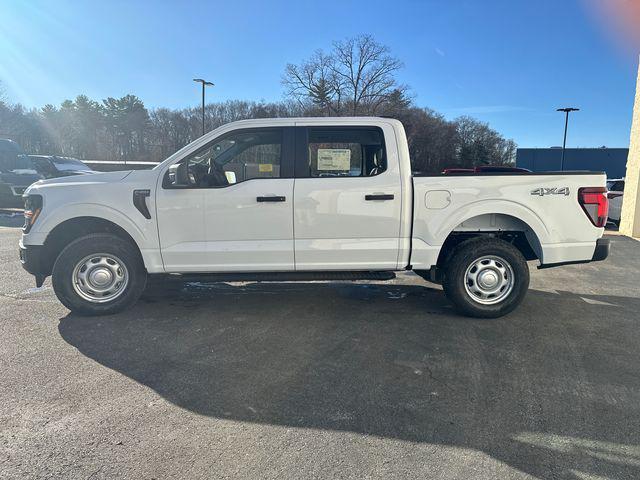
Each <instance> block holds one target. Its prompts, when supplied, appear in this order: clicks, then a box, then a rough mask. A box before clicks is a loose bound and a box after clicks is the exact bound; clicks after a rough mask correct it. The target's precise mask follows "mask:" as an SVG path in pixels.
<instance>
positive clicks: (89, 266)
mask: <svg viewBox="0 0 640 480" xmlns="http://www.w3.org/2000/svg"><path fill="white" fill-rule="evenodd" d="M605 181H606V179H605V176H604V174H602V173H592V172H561V173H553V174H537V173H536V174H533V173H527V172H512V171H509V172H481V173H476V174H474V175H468V174H466V173H461V174H455V173H453V174H450V175H434V176H417V175H412V173H411V164H410V160H409V150H408V146H407V140H406V136H405V132H404V129H403V127H402V124H401V123H400V122H399V121H397V120H392V119H386V118H374V117H357V118H299V119H260V120H245V121H240V122H234V123H231V124H227V125H224V126H222V127H220V128H218V129H217V130H215V131H213V132H210V133H208V134H206V135H204V136H202V137H201V138H199V139H198V140H196V141H195V142H193V143H192V144H190V145H188V146H186V147H184V148H183V149H182V150H180V151H178V152H176V153H175V154H174V155H172V156H171V157H169V158H168V159H167V160H166V161H165V162H163V163H161V164H160V165H158V166H157V167H156V168H154V169H153V170H150V171H140V170H138V171H129V172H110V173H101V174H100V173H97V174H95V175H92V176H91V179H90V181H87V180H86V177H77V176H76V177H67V178H62V179H54V180H44V181H41V182H38V183H37V184H35V185H32V186H31V187H29V189H28V190H27V192H26V194H25V197H26V205H25V227H24V230H23V236H22V239H21V242H20V256H21V260H22V262H23V265H24V267H25V269H26V270H27V271H29V272H31V273H32V274H34V275H35V276H36V284H37V285H41V284H42V282H43V281H44V278H45V277H46V276H48V275H52V277H53V287H54V290H55V292H56V295H57V296H58V298H59V299H60V301H61V302H62V303H63V304H64V305H65V306H67V307H68V308H69V309H71V310H73V311H75V312H78V313H82V314H91V315H95V314H106V313H113V312H116V311H118V310H121V309H123V308H126V307H128V306H130V305H132V304H133V303H134V302H135V301H136V300H137V299H138V297H139V296H140V294H141V293H142V291H143V290H144V287H145V282H146V279H147V274H161V273H179V274H198V273H200V274H213V275H214V276H215V278H219V279H223V280H229V279H234V278H243V279H245V280H249V279H254V280H278V279H280V280H283V279H286V280H309V279H323V280H330V279H340V280H348V279H354V280H360V279H389V278H393V276H394V273H393V272H395V271H399V270H413V271H414V272H415V273H417V274H418V275H420V276H422V277H424V278H426V279H428V280H431V281H434V282H439V283H442V285H443V288H444V291H445V293H446V295H447V296H448V297H449V299H451V301H452V302H453V303H454V305H455V306H456V307H457V308H458V309H459V311H461V312H462V313H464V314H466V315H472V316H477V317H497V316H500V315H504V314H506V313H508V312H510V311H512V310H513V309H514V308H515V307H516V306H517V305H518V304H519V303H520V302H521V301H522V299H523V298H524V295H525V293H526V290H527V288H528V284H529V270H528V265H527V260H538V261H539V263H540V266H541V267H542V268H546V267H552V266H558V265H564V264H567V263H582V262H589V261H595V260H603V259H604V258H606V257H607V255H608V252H609V242H608V240H607V239H602V238H601V237H602V235H603V232H604V228H603V227H604V224H605V223H606V219H607V208H608V199H607V196H606V188H605Z"/></svg>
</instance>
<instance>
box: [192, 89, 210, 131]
mask: <svg viewBox="0 0 640 480" xmlns="http://www.w3.org/2000/svg"><path fill="white" fill-rule="evenodd" d="M193 81H194V82H198V83H201V84H202V135H204V88H205V87H213V83H211V82H207V81H206V80H203V79H202V78H194V79H193Z"/></svg>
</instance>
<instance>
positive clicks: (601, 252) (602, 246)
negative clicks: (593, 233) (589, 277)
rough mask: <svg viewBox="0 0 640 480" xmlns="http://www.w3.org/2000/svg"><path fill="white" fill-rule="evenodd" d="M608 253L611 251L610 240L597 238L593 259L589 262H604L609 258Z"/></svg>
mask: <svg viewBox="0 0 640 480" xmlns="http://www.w3.org/2000/svg"><path fill="white" fill-rule="evenodd" d="M610 251H611V239H610V238H599V239H598V240H597V241H596V249H595V251H594V252H593V257H592V258H591V261H592V262H601V261H602V260H605V259H606V258H607V257H608V256H609V252H610Z"/></svg>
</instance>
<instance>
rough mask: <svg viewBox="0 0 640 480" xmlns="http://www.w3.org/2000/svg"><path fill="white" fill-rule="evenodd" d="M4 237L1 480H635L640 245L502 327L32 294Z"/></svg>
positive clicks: (549, 291) (457, 320) (570, 271)
mask: <svg viewBox="0 0 640 480" xmlns="http://www.w3.org/2000/svg"><path fill="white" fill-rule="evenodd" d="M18 238H19V230H18V229H16V228H0V264H1V265H2V268H1V269H0V318H1V319H2V321H1V322H0V367H1V374H2V377H1V378H2V381H1V382H0V477H2V478H16V479H18V478H19V479H22V478H65V479H67V478H92V479H97V478H133V479H143V478H145V479H151V478H188V479H196V478H261V479H262V478H274V479H275V478H278V479H281V478H300V479H309V478H384V479H390V478H430V479H431V478H436V479H438V478H443V479H445V478H446V479H451V478H456V479H468V478H473V479H484V478H496V479H525V478H545V479H547V478H554V479H555V478H559V479H582V480H599V479H604V478H614V479H621V478H629V479H632V478H633V479H637V478H640V348H639V345H640V329H639V328H638V326H639V324H640V313H639V312H640V287H639V286H638V280H640V278H639V277H640V275H639V272H640V242H635V241H634V240H631V239H628V238H624V237H619V236H612V241H613V247H612V248H613V251H612V257H611V258H610V259H609V260H607V261H606V262H603V263H597V264H595V263H594V264H587V265H578V266H570V267H565V268H559V269H551V270H543V271H537V270H535V268H532V285H531V290H530V292H529V295H528V297H527V299H526V300H525V302H524V303H523V305H522V306H521V307H520V308H519V309H518V310H517V311H516V312H514V313H513V314H511V315H509V316H508V317H505V318H502V319H498V320H489V321H486V320H482V321H481V320H473V319H468V318H462V317H459V316H457V315H456V314H455V313H454V312H453V311H452V309H451V307H450V306H449V304H448V303H447V302H446V300H445V298H444V297H443V295H442V292H441V291H440V289H439V288H438V287H436V286H433V285H430V284H427V283H425V282H423V281H422V280H421V279H419V278H417V277H415V276H414V275H411V274H403V275H401V276H400V277H399V278H398V279H396V280H395V281H393V282H389V283H372V284H367V283H355V284H352V283H260V284H257V283H234V284H219V283H187V284H183V283H177V282H175V281H155V282H153V284H152V285H150V287H149V288H148V290H147V292H146V293H145V295H144V297H143V299H142V300H141V301H140V302H139V303H138V305H137V306H136V307H135V308H134V309H132V310H130V311H128V312H124V313H122V314H119V315H114V316H109V317H101V318H93V319H87V318H80V317H75V316H72V315H70V314H69V312H68V311H67V310H66V309H65V308H64V307H63V306H62V305H60V304H59V303H58V302H57V300H56V298H55V296H54V295H53V292H52V290H51V284H50V282H49V280H47V282H46V283H45V285H44V287H43V288H41V289H35V288H33V286H34V283H33V279H32V277H30V276H29V275H27V274H26V273H25V272H23V271H22V269H21V267H20V265H19V262H18V260H17V242H18Z"/></svg>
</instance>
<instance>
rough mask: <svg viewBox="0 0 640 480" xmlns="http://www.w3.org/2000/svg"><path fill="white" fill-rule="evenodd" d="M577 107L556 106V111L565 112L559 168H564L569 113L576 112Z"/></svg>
mask: <svg viewBox="0 0 640 480" xmlns="http://www.w3.org/2000/svg"><path fill="white" fill-rule="evenodd" d="M579 110H580V109H579V108H573V107H565V108H557V109H556V111H557V112H564V113H565V114H566V116H565V119H564V141H563V142H562V160H560V170H562V171H563V170H564V151H565V149H566V148H567V127H568V126H569V113H570V112H577V111H579Z"/></svg>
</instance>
